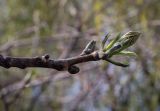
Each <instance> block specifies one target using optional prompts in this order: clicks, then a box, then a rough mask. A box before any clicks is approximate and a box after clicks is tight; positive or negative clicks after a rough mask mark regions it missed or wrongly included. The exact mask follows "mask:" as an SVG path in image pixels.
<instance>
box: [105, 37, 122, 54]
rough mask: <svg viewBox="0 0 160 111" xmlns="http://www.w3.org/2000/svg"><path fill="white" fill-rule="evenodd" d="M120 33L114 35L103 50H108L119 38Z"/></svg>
mask: <svg viewBox="0 0 160 111" xmlns="http://www.w3.org/2000/svg"><path fill="white" fill-rule="evenodd" d="M120 37H121V36H120V34H118V35H117V36H116V38H115V39H113V40H112V41H111V42H110V43H109V44H108V45H107V46H106V47H105V48H104V49H103V52H106V51H107V50H109V49H110V48H112V46H113V45H114V44H115V43H116V42H117V41H118V40H119V39H120Z"/></svg>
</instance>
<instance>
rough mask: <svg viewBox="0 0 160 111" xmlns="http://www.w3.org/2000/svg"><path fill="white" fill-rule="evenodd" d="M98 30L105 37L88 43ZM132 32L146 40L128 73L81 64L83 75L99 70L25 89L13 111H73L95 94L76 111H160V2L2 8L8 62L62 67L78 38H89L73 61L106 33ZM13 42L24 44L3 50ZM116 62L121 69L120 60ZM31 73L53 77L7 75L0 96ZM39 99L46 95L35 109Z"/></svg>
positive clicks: (42, 1)
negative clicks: (41, 59)
mask: <svg viewBox="0 0 160 111" xmlns="http://www.w3.org/2000/svg"><path fill="white" fill-rule="evenodd" d="M79 27H80V28H79ZM92 30H93V31H94V33H96V34H97V35H98V36H97V35H94V34H93V35H92V34H91V35H85V34H86V33H87V32H89V31H92ZM129 30H136V31H140V32H142V36H141V37H140V39H139V40H138V42H137V43H136V44H135V45H134V47H132V48H131V49H130V50H134V51H135V52H136V53H137V55H138V57H137V58H131V59H129V58H127V59H129V61H130V67H129V68H120V67H117V66H114V65H112V64H106V63H105V64H103V63H101V62H96V63H95V62H91V63H85V64H87V65H86V66H85V64H82V65H80V67H81V70H83V68H86V67H89V68H92V67H95V66H98V68H92V69H91V70H89V71H86V72H80V73H79V74H78V75H76V76H72V77H68V78H65V79H62V80H60V81H56V82H53V81H52V82H53V83H52V82H50V83H49V84H43V85H40V86H35V87H31V88H26V89H25V90H23V91H22V94H21V96H20V97H19V98H18V99H17V100H16V101H15V102H14V103H13V104H12V105H11V106H10V110H11V111H18V110H21V111H27V110H29V108H31V109H32V110H33V111H43V110H48V111H50V110H54V111H61V110H64V111H70V109H69V108H70V107H72V106H74V105H75V103H76V102H74V101H76V99H77V98H78V97H79V95H83V94H81V91H82V90H84V92H85V90H86V89H90V90H89V92H88V94H87V96H85V98H83V99H82V100H81V101H80V102H79V103H78V105H77V106H76V105H75V106H76V110H78V111H159V110H160V85H159V84H160V59H159V58H160V51H159V49H160V43H159V42H160V37H159V36H160V1H159V0H0V45H1V46H0V52H1V54H3V55H8V56H23V57H26V56H41V55H43V54H45V53H49V54H50V55H51V57H52V58H54V59H57V58H59V56H60V55H61V54H62V53H63V52H64V51H65V50H66V49H65V48H66V47H68V46H69V44H70V41H72V39H73V36H72V35H73V34H74V33H77V32H78V31H79V33H80V34H82V35H81V37H80V40H79V41H78V42H77V43H76V46H75V47H74V48H75V49H74V50H72V51H71V52H70V53H69V56H74V55H78V54H79V53H80V52H81V51H82V49H83V48H84V46H85V45H86V43H87V41H89V40H91V39H96V40H97V41H101V39H102V37H101V36H103V35H104V34H105V33H108V32H110V33H111V34H113V35H116V34H117V33H119V32H122V33H123V32H127V31H129ZM66 33H67V34H66ZM68 33H69V34H68ZM79 33H78V34H79ZM59 34H62V35H63V34H64V37H61V36H60V37H59V36H58V35H59ZM13 41H18V43H16V42H15V43H13V45H11V46H10V47H9V48H8V49H7V50H6V49H5V50H3V48H4V47H5V48H6V44H7V43H8V44H10V43H11V42H13ZM17 44H21V45H19V46H18V45H17ZM115 59H118V60H120V61H121V58H117V57H115ZM122 59H123V58H122ZM83 65H84V66H85V67H83ZM52 71H53V70H52ZM28 72H33V73H34V75H33V77H32V80H34V79H36V78H40V79H41V78H43V77H46V76H49V73H50V72H51V69H40V68H35V69H34V68H30V69H25V70H20V69H17V68H11V69H4V68H0V89H2V88H4V87H6V86H9V85H12V84H13V83H17V82H18V81H20V80H22V79H23V77H24V76H25V74H27V73H28ZM62 73H64V72H62ZM53 74H54V75H56V74H57V75H58V74H59V73H57V72H53ZM41 76H42V77H41ZM101 76H102V78H101V79H98V78H100V77H101ZM95 84H96V85H95ZM97 84H98V85H97ZM94 86H95V87H94ZM38 92H42V93H41V94H40V96H39V97H38V99H37V100H36V101H35V102H33V98H34V97H35V96H36V95H38ZM82 92H83V91H82ZM78 94H79V95H78ZM8 98H12V97H10V96H9V97H8ZM32 102H33V103H32ZM3 109H4V106H3V100H0V110H3Z"/></svg>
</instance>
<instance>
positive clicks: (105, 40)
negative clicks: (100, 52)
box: [102, 33, 110, 49]
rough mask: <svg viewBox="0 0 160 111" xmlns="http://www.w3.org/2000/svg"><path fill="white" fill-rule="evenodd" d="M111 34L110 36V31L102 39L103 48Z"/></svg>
mask: <svg viewBox="0 0 160 111" xmlns="http://www.w3.org/2000/svg"><path fill="white" fill-rule="evenodd" d="M109 36H110V35H109V33H108V34H107V35H106V36H105V37H104V39H103V40H102V49H104V46H105V44H106V42H107V40H108V38H109Z"/></svg>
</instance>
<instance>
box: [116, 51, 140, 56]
mask: <svg viewBox="0 0 160 111" xmlns="http://www.w3.org/2000/svg"><path fill="white" fill-rule="evenodd" d="M116 55H124V56H135V57H137V54H136V53H135V52H131V51H121V52H119V53H117V54H116Z"/></svg>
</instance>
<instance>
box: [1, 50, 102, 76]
mask: <svg viewBox="0 0 160 111" xmlns="http://www.w3.org/2000/svg"><path fill="white" fill-rule="evenodd" d="M93 51H94V50H93ZM93 51H92V52H90V53H89V54H86V55H85V54H83V56H82V55H78V56H75V57H72V58H67V59H58V60H54V59H50V56H49V55H47V54H46V55H44V56H41V57H10V56H3V55H0V66H2V67H4V68H11V67H17V68H20V69H25V68H29V67H40V68H51V69H56V70H58V71H64V70H68V72H70V73H72V74H74V73H78V72H79V68H78V67H77V66H75V65H76V64H79V63H83V62H89V61H98V60H100V58H99V53H98V51H94V52H93Z"/></svg>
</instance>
